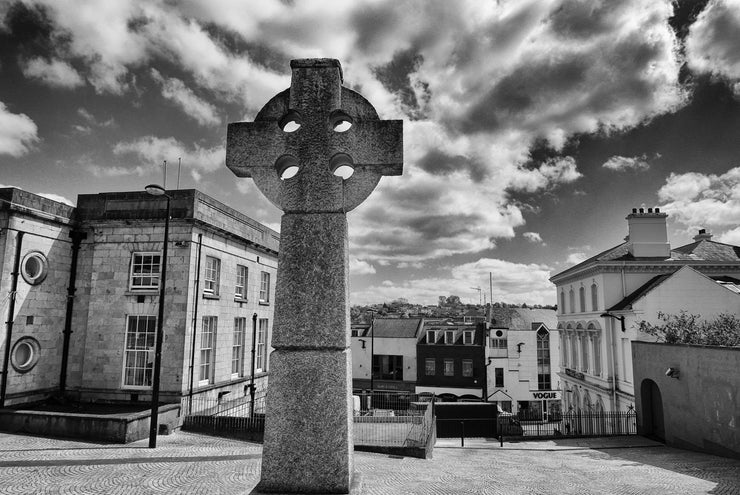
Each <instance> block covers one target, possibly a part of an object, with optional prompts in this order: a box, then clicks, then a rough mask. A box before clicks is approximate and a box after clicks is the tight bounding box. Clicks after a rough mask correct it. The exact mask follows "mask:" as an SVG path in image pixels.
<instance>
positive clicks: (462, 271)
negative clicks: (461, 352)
mask: <svg viewBox="0 0 740 495" xmlns="http://www.w3.org/2000/svg"><path fill="white" fill-rule="evenodd" d="M489 273H490V274H491V278H492V280H493V300H494V301H507V302H514V301H515V302H517V303H522V302H526V303H528V304H553V303H554V300H555V288H554V286H553V285H552V284H551V283H550V281H549V278H550V269H549V268H548V267H547V266H544V265H538V264H522V263H512V262H509V261H504V260H498V259H489V258H483V259H480V260H478V261H475V262H472V263H466V264H463V265H460V266H457V267H454V268H452V269H451V270H450V271H449V274H448V276H447V277H440V278H418V279H407V280H405V281H403V282H393V281H390V280H385V281H383V282H382V283H381V284H380V285H379V286H372V287H368V288H366V289H364V290H362V291H357V292H355V291H353V292H352V304H364V303H373V302H378V301H377V298H378V294H383V297H384V298H385V299H386V300H393V299H397V298H399V297H404V298H406V299H408V300H409V301H413V302H415V303H421V304H436V302H437V300H438V297H439V296H440V295H442V294H445V295H449V294H455V295H458V296H460V297H461V298H462V299H463V301H466V300H467V302H475V303H477V302H478V300H479V298H478V293H477V292H475V291H472V290H471V287H484V288H488V287H489ZM484 293H485V294H486V296H488V297H490V294H489V290H485V292H484Z"/></svg>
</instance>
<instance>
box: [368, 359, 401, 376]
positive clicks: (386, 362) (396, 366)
mask: <svg viewBox="0 0 740 495" xmlns="http://www.w3.org/2000/svg"><path fill="white" fill-rule="evenodd" d="M373 378H378V379H381V380H403V356H389V355H384V354H376V355H374V356H373Z"/></svg>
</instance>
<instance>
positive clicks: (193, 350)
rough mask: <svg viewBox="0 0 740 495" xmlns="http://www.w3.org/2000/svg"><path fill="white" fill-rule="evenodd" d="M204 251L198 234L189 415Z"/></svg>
mask: <svg viewBox="0 0 740 495" xmlns="http://www.w3.org/2000/svg"><path fill="white" fill-rule="evenodd" d="M202 249H203V234H198V255H197V261H196V268H195V296H194V301H193V324H192V327H193V339H192V344H191V346H190V392H188V414H192V412H193V373H194V371H195V367H194V366H193V364H194V363H195V333H196V332H197V331H198V299H199V297H198V296H199V295H200V255H201V250H202Z"/></svg>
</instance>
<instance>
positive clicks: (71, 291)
mask: <svg viewBox="0 0 740 495" xmlns="http://www.w3.org/2000/svg"><path fill="white" fill-rule="evenodd" d="M69 236H70V237H71V238H72V264H71V265H70V268H69V287H67V313H66V314H65V316H64V330H63V331H62V334H63V335H64V343H63V344H62V370H61V372H60V373H59V395H60V396H61V397H62V398H63V397H64V392H65V391H66V389H67V361H68V360H69V340H70V337H71V335H72V312H73V309H74V301H75V292H76V291H77V287H75V283H76V281H77V258H78V257H79V254H80V243H81V242H82V240H83V239H86V238H87V234H86V233H85V232H79V231H74V230H73V231H72V232H70V233H69Z"/></svg>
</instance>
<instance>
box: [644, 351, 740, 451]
mask: <svg viewBox="0 0 740 495" xmlns="http://www.w3.org/2000/svg"><path fill="white" fill-rule="evenodd" d="M632 356H633V366H634V376H635V392H636V393H635V403H636V409H637V413H638V415H637V418H638V419H637V428H638V433H640V434H651V433H654V432H653V431H648V430H652V428H650V425H651V424H652V422H654V421H655V420H654V418H652V417H651V408H650V406H649V404H647V401H648V399H647V398H646V396H645V392H644V391H643V390H644V388H643V387H648V386H649V385H650V380H652V382H654V383H655V385H657V388H658V389H659V391H660V397H661V399H662V400H661V403H662V417H663V424H664V432H665V442H666V444H668V445H671V446H675V447H679V448H686V449H692V450H699V451H704V452H709V453H712V454H717V455H724V456H729V457H737V458H740V375H738V370H739V369H740V348H730V347H707V346H691V345H668V344H657V343H648V342H633V343H632ZM669 368H673V369H674V370H678V375H677V377H670V376H667V375H666V372H667V370H668V369H669Z"/></svg>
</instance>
